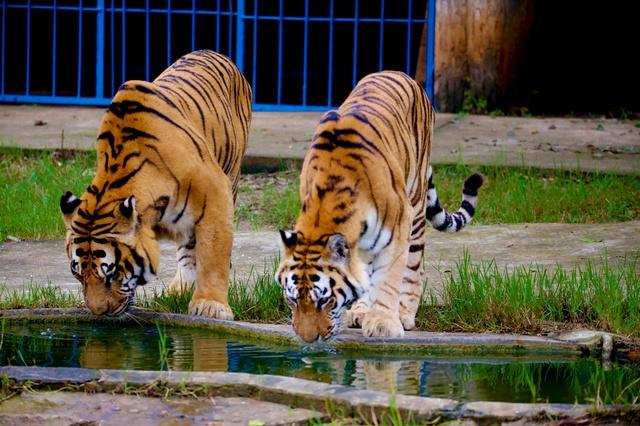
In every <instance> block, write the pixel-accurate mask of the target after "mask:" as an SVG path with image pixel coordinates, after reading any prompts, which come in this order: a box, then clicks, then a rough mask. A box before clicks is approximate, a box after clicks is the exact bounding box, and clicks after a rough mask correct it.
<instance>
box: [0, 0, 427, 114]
mask: <svg viewBox="0 0 640 426" xmlns="http://www.w3.org/2000/svg"><path fill="white" fill-rule="evenodd" d="M1 13H2V16H1V22H2V28H1V30H0V36H1V45H2V52H1V55H0V102H22V103H49V104H76V105H106V104H108V103H109V101H110V99H111V97H112V96H113V94H114V93H115V91H116V90H117V88H118V86H119V85H120V84H121V83H122V82H123V81H125V80H127V79H144V80H150V79H153V78H154V77H155V76H156V75H157V74H159V73H160V72H161V71H162V70H163V69H164V68H165V67H166V66H168V65H169V64H171V63H172V62H173V61H174V60H175V59H177V58H178V57H179V56H181V55H183V54H184V53H187V52H189V51H192V50H196V49H201V48H209V49H215V50H216V51H218V52H221V53H224V54H226V55H228V56H230V57H232V58H233V59H234V60H235V62H236V64H237V65H238V67H239V68H240V69H241V70H242V71H243V72H244V74H245V75H246V76H247V78H248V79H249V81H250V82H251V84H252V87H253V90H254V102H255V106H254V107H255V109H256V110H260V109H263V110H324V109H327V107H331V106H334V105H337V104H339V103H340V102H341V101H342V99H344V97H345V96H346V95H347V94H348V92H349V90H351V88H352V87H353V86H354V85H355V83H356V82H357V80H358V79H359V78H361V77H362V76H364V75H366V74H368V73H370V72H374V71H377V70H381V69H398V70H402V71H405V72H406V73H407V74H410V75H414V74H415V70H416V67H417V65H418V63H417V62H418V60H419V58H420V55H419V50H420V44H421V42H422V43H425V42H426V54H425V55H423V57H422V58H420V59H422V60H424V61H425V64H424V67H425V69H426V74H425V77H426V81H425V88H426V90H427V93H428V94H429V96H430V97H432V93H433V69H434V65H433V52H434V48H433V46H434V30H435V0H403V1H400V0H395V1H394V2H391V1H390V0H386V1H385V0H339V1H338V0H305V1H301V0H260V1H258V0H153V1H152V0H2V10H1ZM425 28H426V31H423V29H425ZM19 35H23V36H19ZM423 38H425V40H423Z"/></svg>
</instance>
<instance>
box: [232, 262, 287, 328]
mask: <svg viewBox="0 0 640 426" xmlns="http://www.w3.org/2000/svg"><path fill="white" fill-rule="evenodd" d="M279 263H280V259H279V258H275V259H273V260H272V261H271V262H270V263H265V265H264V267H263V269H262V272H256V271H255V270H252V271H251V273H250V275H249V278H247V279H244V280H240V279H236V278H235V277H234V278H233V280H232V281H231V284H230V286H229V305H230V306H231V309H232V310H233V315H234V317H235V319H236V320H240V321H259V322H272V323H274V322H275V323H283V322H287V321H288V319H289V317H290V310H289V307H288V306H287V304H286V303H285V301H284V298H283V297H282V288H281V287H280V286H279V285H278V283H276V281H275V279H274V275H275V273H276V270H277V269H278V264H279Z"/></svg>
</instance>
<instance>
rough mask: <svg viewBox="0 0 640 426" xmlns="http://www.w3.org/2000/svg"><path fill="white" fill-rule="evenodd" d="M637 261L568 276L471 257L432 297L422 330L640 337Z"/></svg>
mask: <svg viewBox="0 0 640 426" xmlns="http://www.w3.org/2000/svg"><path fill="white" fill-rule="evenodd" d="M639 255H640V252H639V253H638V254H636V255H635V256H633V257H630V258H626V259H624V260H623V261H622V262H621V263H620V264H618V265H615V266H613V265H610V264H609V263H608V262H607V260H606V259H604V260H603V262H602V264H600V265H596V264H595V263H593V262H591V261H589V262H587V263H586V264H585V265H582V266H581V265H576V266H574V267H573V268H571V269H570V270H565V269H563V268H562V267H560V266H556V267H555V268H546V267H543V266H530V267H526V266H518V267H516V268H514V269H513V270H512V271H508V270H501V269H500V268H498V266H497V265H496V263H495V262H482V263H472V262H471V259H470V258H469V256H468V255H465V257H464V258H463V259H462V260H460V261H459V262H458V263H457V265H456V268H455V269H454V271H453V273H452V274H451V276H450V278H449V280H448V282H447V283H446V284H445V286H444V288H443V290H442V292H441V293H438V294H436V293H434V292H430V291H428V292H427V298H426V299H427V301H426V302H424V303H423V304H422V305H421V306H420V308H419V309H418V314H417V316H416V323H417V325H418V327H419V328H420V329H424V330H438V331H480V332H482V331H496V332H520V333H539V332H543V331H545V330H547V329H549V328H554V327H557V326H558V325H559V324H560V325H561V326H560V327H559V328H566V327H571V326H580V325H584V326H586V327H590V328H594V329H598V330H604V331H610V332H613V333H617V334H622V335H629V336H634V337H640V269H639V266H640V265H639V264H638V261H639ZM423 300H424V299H423Z"/></svg>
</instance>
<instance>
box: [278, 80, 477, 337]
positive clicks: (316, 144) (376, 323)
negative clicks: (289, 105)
mask: <svg viewBox="0 0 640 426" xmlns="http://www.w3.org/2000/svg"><path fill="white" fill-rule="evenodd" d="M434 124H435V113H434V109H433V107H432V105H431V103H430V101H429V99H428V97H427V95H426V93H425V92H424V90H423V89H422V87H421V86H420V85H418V84H417V83H416V82H415V81H414V80H413V79H412V78H411V77H409V76H407V75H406V74H404V73H402V72H396V71H382V72H378V73H373V74H369V75H368V76H366V77H364V78H363V79H362V80H360V81H359V83H358V84H357V85H356V87H355V88H354V89H353V90H352V92H351V93H350V94H349V96H348V97H347V99H346V100H345V101H344V103H343V104H342V105H341V106H340V107H339V108H338V109H337V110H331V111H328V112H327V113H325V114H324V115H323V117H322V118H321V119H320V122H319V124H318V126H317V128H316V130H315V133H314V135H313V138H312V141H311V143H310V146H309V149H308V151H307V153H306V154H305V158H304V160H303V164H302V170H301V174H300V201H301V209H300V212H299V215H298V217H297V220H296V222H295V227H294V229H293V230H288V231H284V230H281V231H280V237H281V239H282V248H283V250H282V255H281V262H280V265H279V267H278V269H277V271H276V274H275V280H276V282H277V283H278V284H279V285H280V286H281V287H282V291H283V297H284V298H285V300H286V302H287V303H288V305H289V306H290V308H291V311H292V323H293V328H294V330H295V333H296V334H297V335H298V336H299V337H300V338H301V339H302V340H304V341H305V342H316V341H325V340H329V339H331V338H333V337H335V336H336V335H337V333H338V332H339V330H340V324H341V317H342V314H343V313H344V310H345V308H347V307H348V306H350V305H352V306H351V309H350V310H348V311H347V312H346V322H347V325H348V326H350V327H361V328H362V333H363V335H364V336H366V337H381V338H397V337H402V336H403V335H404V331H405V330H411V329H413V328H414V327H415V315H416V312H417V309H418V304H419V302H420V298H421V295H422V290H423V284H422V283H423V276H424V267H423V263H422V259H423V254H424V245H425V239H426V235H425V231H426V229H425V228H426V224H427V222H428V223H429V224H430V225H431V226H432V227H434V228H435V229H437V230H439V231H443V232H458V231H460V230H461V229H463V228H464V227H465V226H466V225H467V223H469V221H470V220H471V218H472V217H473V215H474V213H475V209H476V203H477V195H478V189H479V188H480V187H481V186H482V183H483V176H482V175H481V174H479V173H474V174H473V175H471V176H470V177H468V178H467V179H466V181H465V182H464V188H463V190H462V194H463V195H462V203H461V205H460V207H459V209H458V210H457V211H456V212H453V213H449V212H447V211H446V210H445V209H444V208H443V207H442V205H441V203H440V200H439V198H438V195H437V192H436V188H435V185H434V183H433V176H432V168H431V166H430V161H431V143H432V138H433V128H434Z"/></svg>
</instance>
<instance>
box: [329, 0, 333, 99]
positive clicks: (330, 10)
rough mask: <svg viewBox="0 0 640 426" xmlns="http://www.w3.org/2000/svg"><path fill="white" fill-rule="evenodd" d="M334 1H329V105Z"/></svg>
mask: <svg viewBox="0 0 640 426" xmlns="http://www.w3.org/2000/svg"><path fill="white" fill-rule="evenodd" d="M333 2H334V0H331V2H330V3H329V18H330V20H329V78H328V80H329V81H328V83H327V106H329V105H331V95H332V92H333V19H334V18H333Z"/></svg>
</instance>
